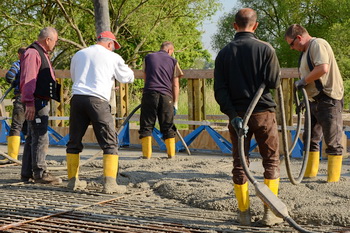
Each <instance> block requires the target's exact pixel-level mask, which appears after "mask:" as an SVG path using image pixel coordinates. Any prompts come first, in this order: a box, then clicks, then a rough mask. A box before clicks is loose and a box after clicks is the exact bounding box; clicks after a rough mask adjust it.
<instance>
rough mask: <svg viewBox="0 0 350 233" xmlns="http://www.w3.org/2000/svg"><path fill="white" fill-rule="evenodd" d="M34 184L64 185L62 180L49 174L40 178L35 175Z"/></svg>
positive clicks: (46, 173)
mask: <svg viewBox="0 0 350 233" xmlns="http://www.w3.org/2000/svg"><path fill="white" fill-rule="evenodd" d="M34 183H38V184H51V185H57V184H62V179H61V178H59V177H56V176H53V175H52V174H50V173H48V172H44V173H43V174H42V175H41V176H40V177H39V176H35V175H34Z"/></svg>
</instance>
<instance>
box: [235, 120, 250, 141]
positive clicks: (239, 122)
mask: <svg viewBox="0 0 350 233" xmlns="http://www.w3.org/2000/svg"><path fill="white" fill-rule="evenodd" d="M231 125H232V126H233V128H234V129H235V131H236V133H237V135H238V136H240V129H242V130H243V135H244V136H245V137H246V136H247V133H248V130H249V127H248V126H246V127H245V128H244V129H243V119H242V118H241V117H239V116H236V117H235V118H233V119H232V120H231Z"/></svg>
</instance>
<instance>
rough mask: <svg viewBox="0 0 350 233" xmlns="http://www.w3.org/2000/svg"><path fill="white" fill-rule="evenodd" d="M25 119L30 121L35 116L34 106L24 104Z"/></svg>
mask: <svg viewBox="0 0 350 233" xmlns="http://www.w3.org/2000/svg"><path fill="white" fill-rule="evenodd" d="M24 115H25V118H26V120H28V121H32V120H34V117H35V107H34V106H26V111H25V113H24Z"/></svg>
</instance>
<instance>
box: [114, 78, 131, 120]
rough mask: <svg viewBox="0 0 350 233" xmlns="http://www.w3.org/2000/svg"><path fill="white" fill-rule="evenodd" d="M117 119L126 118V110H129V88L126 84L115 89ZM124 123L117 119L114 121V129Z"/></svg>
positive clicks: (120, 84)
mask: <svg viewBox="0 0 350 233" xmlns="http://www.w3.org/2000/svg"><path fill="white" fill-rule="evenodd" d="M116 93H117V99H116V100H117V103H118V107H117V112H116V114H117V117H118V118H123V117H127V115H128V108H129V88H128V84H127V83H119V86H118V87H117V91H116ZM123 122H124V120H122V119H118V120H117V121H116V127H120V126H121V124H122V123H123Z"/></svg>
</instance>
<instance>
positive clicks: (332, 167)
mask: <svg viewBox="0 0 350 233" xmlns="http://www.w3.org/2000/svg"><path fill="white" fill-rule="evenodd" d="M342 160H343V156H341V155H328V170H327V171H328V177H327V182H338V181H339V179H340V174H341V167H342Z"/></svg>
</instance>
